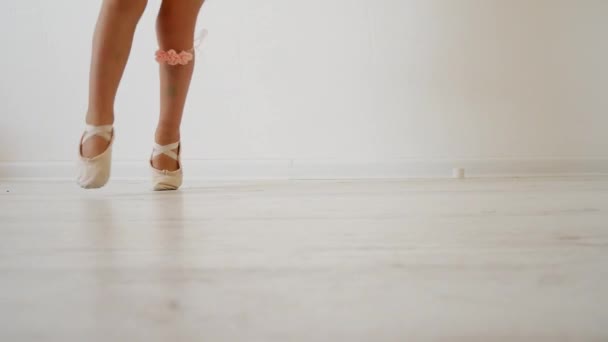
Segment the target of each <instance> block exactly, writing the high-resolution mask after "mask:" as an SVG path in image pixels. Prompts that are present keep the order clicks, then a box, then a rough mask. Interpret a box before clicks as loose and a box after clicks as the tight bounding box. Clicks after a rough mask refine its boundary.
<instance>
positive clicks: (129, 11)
mask: <svg viewBox="0 0 608 342" xmlns="http://www.w3.org/2000/svg"><path fill="white" fill-rule="evenodd" d="M104 4H105V5H106V6H107V7H108V9H109V10H110V11H113V12H115V13H120V14H122V15H129V16H136V17H140V16H141V15H142V14H143V13H144V10H145V9H146V5H147V4H148V0H104Z"/></svg>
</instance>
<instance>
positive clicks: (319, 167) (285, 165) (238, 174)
mask: <svg viewBox="0 0 608 342" xmlns="http://www.w3.org/2000/svg"><path fill="white" fill-rule="evenodd" d="M183 164H184V175H185V177H187V178H188V179H191V180H233V179H242V180H255V179H381V178H391V179H398V178H450V177H452V174H453V170H454V168H462V169H464V172H465V177H529V176H570V175H572V176H576V175H608V159H553V160H550V159H544V160H543V159H535V160H440V161H428V160H385V161H352V160H351V161H349V160H303V159H302V160H289V159H269V160H216V159H213V160H184V161H183ZM75 172H76V168H75V163H74V162H1V163H0V179H29V180H36V179H37V180H67V179H73V178H74V177H75ZM112 178H113V179H123V180H140V179H147V178H148V169H147V165H146V163H145V162H128V161H115V162H114V164H113V169H112Z"/></svg>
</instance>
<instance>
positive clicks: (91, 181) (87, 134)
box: [77, 125, 114, 189]
mask: <svg viewBox="0 0 608 342" xmlns="http://www.w3.org/2000/svg"><path fill="white" fill-rule="evenodd" d="M95 136H98V137H102V138H104V139H105V140H107V141H109V144H108V147H107V148H106V150H105V151H103V152H102V153H101V154H99V155H97V156H95V157H92V158H87V157H83V155H82V144H84V143H85V142H86V141H87V140H89V139H91V138H92V137H95ZM113 143H114V128H113V126H112V125H104V126H92V125H86V128H85V131H84V134H83V135H82V138H81V140H80V146H79V152H78V156H79V160H78V167H79V175H78V180H77V181H78V185H80V186H81V187H82V188H85V189H96V188H101V187H102V186H104V185H106V183H107V182H108V180H109V179H110V168H111V164H112V144H113Z"/></svg>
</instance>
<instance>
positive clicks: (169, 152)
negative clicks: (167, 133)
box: [150, 141, 183, 191]
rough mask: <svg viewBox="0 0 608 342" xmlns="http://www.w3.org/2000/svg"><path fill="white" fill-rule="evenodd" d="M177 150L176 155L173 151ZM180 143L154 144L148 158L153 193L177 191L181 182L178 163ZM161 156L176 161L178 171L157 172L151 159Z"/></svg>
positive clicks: (181, 177) (181, 173)
mask: <svg viewBox="0 0 608 342" xmlns="http://www.w3.org/2000/svg"><path fill="white" fill-rule="evenodd" d="M175 149H177V153H175V152H174V151H173V150H175ZM180 150H181V144H180V142H179V141H178V142H175V143H172V144H169V145H159V144H156V143H155V144H154V147H153V150H152V157H151V158H150V168H151V171H152V187H153V189H154V190H155V191H163V190H177V189H178V188H179V187H180V186H181V185H182V181H183V172H182V166H181V162H180ZM161 154H164V155H166V156H168V157H169V158H171V159H174V160H176V161H177V167H178V169H177V170H175V171H168V170H158V169H156V168H155V167H154V166H153V165H152V159H153V158H154V157H157V156H159V155H161Z"/></svg>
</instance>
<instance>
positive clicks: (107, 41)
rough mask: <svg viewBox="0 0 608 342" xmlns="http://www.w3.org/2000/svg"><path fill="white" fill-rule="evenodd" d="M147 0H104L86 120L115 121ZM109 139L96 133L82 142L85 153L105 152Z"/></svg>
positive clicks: (97, 32)
mask: <svg viewBox="0 0 608 342" xmlns="http://www.w3.org/2000/svg"><path fill="white" fill-rule="evenodd" d="M146 4H147V0H103V4H102V7H101V12H100V14H99V18H98V20H97V26H96V27H95V34H94V37H93V53H92V59H91V71H90V80H89V107H88V110H87V116H86V123H87V124H89V125H94V126H102V125H111V124H113V123H114V99H115V97H116V92H117V90H118V85H119V83H120V79H121V78H122V74H123V71H124V69H125V65H126V64H127V60H128V58H129V53H130V51H131V44H132V42H133V35H134V34H135V28H136V26H137V23H138V22H139V19H140V18H141V15H142V14H143V12H144V10H145V8H146ZM107 145H108V141H107V140H105V139H103V138H100V137H93V138H91V139H89V140H87V141H86V142H85V143H84V144H83V146H82V150H81V151H82V156H83V157H94V156H96V155H98V154H100V153H102V152H103V151H104V150H105V149H106V147H107Z"/></svg>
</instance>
